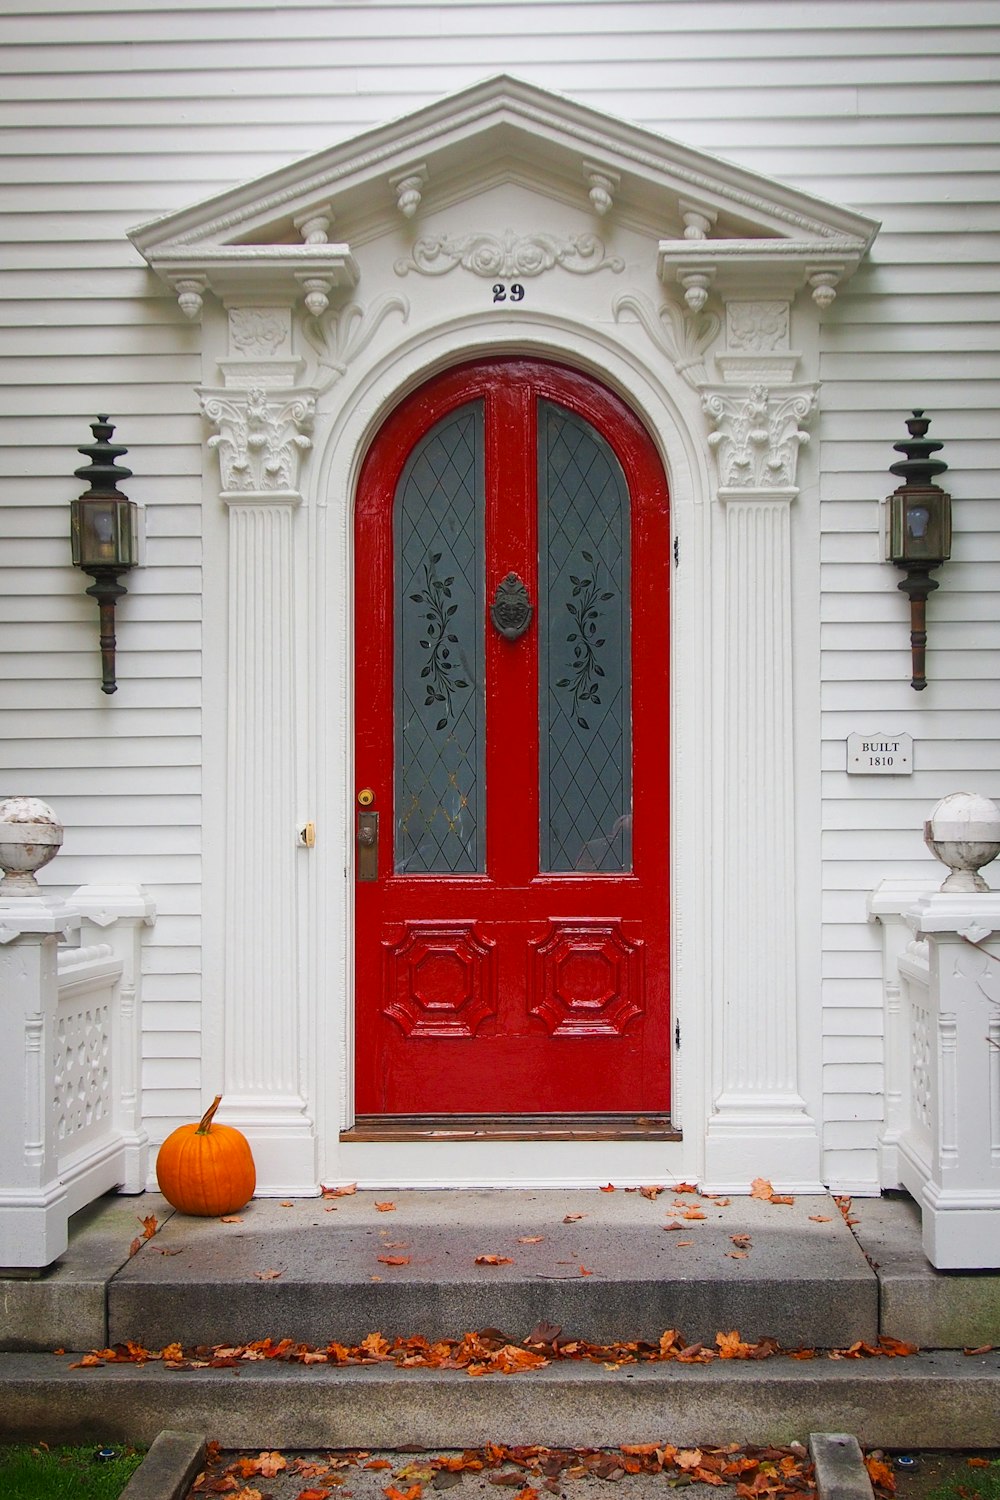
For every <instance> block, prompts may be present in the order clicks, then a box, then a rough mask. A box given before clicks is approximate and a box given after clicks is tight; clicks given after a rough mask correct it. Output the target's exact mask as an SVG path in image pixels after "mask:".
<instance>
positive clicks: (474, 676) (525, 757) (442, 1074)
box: [355, 358, 670, 1119]
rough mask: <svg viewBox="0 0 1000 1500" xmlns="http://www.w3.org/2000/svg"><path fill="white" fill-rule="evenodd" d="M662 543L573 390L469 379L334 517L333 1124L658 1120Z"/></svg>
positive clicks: (422, 406)
mask: <svg viewBox="0 0 1000 1500" xmlns="http://www.w3.org/2000/svg"><path fill="white" fill-rule="evenodd" d="M668 537H669V528H668V518H667V490H666V481H665V477H664V473H663V469H662V466H661V464H660V461H659V458H658V456H657V454H656V451H655V449H654V447H653V444H652V442H651V441H650V439H649V436H648V434H647V433H646V432H645V430H644V429H643V427H642V426H641V424H640V423H639V422H638V421H637V419H636V418H635V416H634V415H633V414H632V412H631V411H629V409H628V408H627V407H626V406H625V405H624V404H623V403H622V402H621V401H620V400H619V399H618V397H617V396H614V395H612V394H611V393H610V392H609V391H607V390H606V389H604V387H602V386H601V385H599V384H598V383H597V382H596V381H594V380H591V379H588V378H587V377H585V376H583V375H581V374H578V373H576V372H573V371H570V370H565V369H562V368H559V367H558V366H555V365H551V364H547V363H543V362H541V361H533V360H526V359H513V358H512V359H493V360H490V361H487V362H483V363H477V364H472V365H466V366H463V367H461V368H459V369H454V370H450V371H448V372H447V373H445V374H443V375H441V376H439V377H437V378H436V379H434V380H432V381H431V382H430V383H429V384H428V385H425V386H424V387H423V388H422V389H420V390H419V391H417V392H415V393H414V394H413V395H412V396H410V397H409V398H408V399H407V400H406V401H404V402H403V403H402V405H401V406H400V407H399V408H398V409H397V410H396V411H395V412H393V414H392V415H391V416H390V417H389V419H388V420H387V421H386V423H385V425H384V427H383V428H382V430H381V432H380V433H379V435H378V437H377V438H376V440H375V442H374V444H373V446H372V449H371V451H370V453H369V455H368V457H367V459H366V461H365V464H364V467H363V470H362V473H361V479H360V483H359V491H358V503H357V510H356V519H355V547H356V577H357V606H356V607H357V614H356V632H355V633H356V651H357V664H356V690H355V721H356V762H355V772H356V781H357V786H356V792H357V796H358V807H357V809H356V811H357V817H358V830H357V833H358V842H357V850H356V855H357V869H356V875H357V886H356V1026H355V1056H356V1079H357V1084H356V1109H357V1113H358V1116H359V1119H361V1118H363V1117H369V1118H370V1117H373V1116H374V1117H380V1118H383V1119H384V1118H385V1117H386V1116H400V1115H404V1116H414V1115H422V1116H427V1117H431V1118H440V1117H441V1116H448V1115H456V1114H457V1115H491V1116H518V1115H539V1114H567V1115H581V1114H597V1113H602V1114H615V1115H623V1114H632V1115H635V1114H640V1113H641V1114H649V1113H650V1112H655V1113H656V1114H657V1115H661V1116H662V1115H664V1114H665V1113H666V1111H667V1110H668V1108H669V1076H670V1052H669V1035H670V1032H669V987H668V912H669V904H668V893H667V875H668V840H667V814H668V765H667V747H668V737H667V708H668V680H667V672H668V656H669V653H668V641H667V622H668V607H667V603H668V601H667V588H668V582H669V566H668V559H669V545H668Z"/></svg>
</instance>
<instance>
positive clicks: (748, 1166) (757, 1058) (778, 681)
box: [705, 386, 819, 1190]
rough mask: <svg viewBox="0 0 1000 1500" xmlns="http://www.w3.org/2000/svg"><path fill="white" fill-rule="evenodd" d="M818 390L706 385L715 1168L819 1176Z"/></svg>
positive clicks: (711, 1165)
mask: <svg viewBox="0 0 1000 1500" xmlns="http://www.w3.org/2000/svg"><path fill="white" fill-rule="evenodd" d="M814 404H815V398H814V396H813V394H812V392H811V391H803V390H802V389H801V388H799V389H792V390H789V389H787V388H786V389H784V390H779V391H778V392H777V393H775V394H772V393H770V392H769V391H768V390H767V389H766V388H765V387H762V386H754V387H752V388H751V389H750V391H749V392H747V391H746V390H743V391H742V392H741V391H739V390H735V391H734V390H732V389H730V390H726V391H724V392H718V391H716V392H709V393H708V394H707V395H706V397H705V408H706V411H707V413H708V414H709V416H710V417H711V418H712V420H713V422H714V424H715V427H716V431H715V432H714V433H713V434H712V438H711V439H710V441H711V442H712V444H713V446H714V447H715V449H716V452H717V456H718V460H719V474H720V479H721V481H722V482H721V484H720V488H719V502H720V504H721V505H722V507H723V509H724V517H723V529H724V583H723V598H724V600H725V618H724V623H723V625H722V629H721V631H720V636H719V648H720V653H721V660H720V659H718V658H717V661H718V667H719V670H720V672H721V675H722V681H723V683H724V695H723V707H722V722H723V726H724V727H723V747H722V756H723V760H722V778H721V780H722V808H723V816H722V824H721V827H722V839H723V844H722V848H721V850H720V851H719V855H720V862H721V868H722V906H723V920H722V924H721V929H720V939H721V941H722V944H723V954H722V958H723V962H722V992H721V995H720V996H719V998H718V1000H717V1009H716V1015H715V1026H714V1046H713V1099H712V1107H711V1113H710V1117H709V1122H708V1131H707V1138H706V1177H707V1179H708V1181H709V1182H710V1183H711V1184H712V1185H715V1186H726V1187H730V1188H732V1189H734V1190H739V1189H740V1188H744V1189H745V1188H746V1186H747V1185H748V1184H749V1183H750V1182H751V1181H752V1179H753V1178H754V1177H758V1176H762V1177H769V1178H771V1179H772V1180H773V1181H774V1182H775V1183H777V1182H781V1183H784V1184H789V1185H792V1184H794V1185H796V1186H797V1187H798V1188H799V1189H800V1190H801V1189H804V1188H806V1187H809V1186H813V1187H815V1186H818V1185H819V1139H818V1132H817V1129H816V1124H815V1122H814V1121H813V1119H812V1118H811V1117H810V1115H809V1114H808V1111H807V1109H806V1105H805V1102H804V1100H803V1098H802V1095H801V1093H800V1092H799V1078H798V1066H799V1064H798V1049H799V1014H798V1012H799V1004H798V994H797V984H796V979H797V973H796V928H797V920H796V897H797V892H796V871H795V778H794V748H795V746H794V703H793V686H792V684H793V674H792V649H793V620H792V599H791V586H792V585H791V510H792V505H793V502H794V500H795V497H796V496H797V494H798V490H797V488H796V486H795V484H794V477H795V465H796V458H797V454H798V449H799V446H800V445H801V444H802V443H804V442H805V441H807V434H806V433H805V432H804V431H803V424H804V422H805V421H807V420H808V419H809V417H810V416H811V414H812V411H813V408H814Z"/></svg>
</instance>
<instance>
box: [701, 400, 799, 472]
mask: <svg viewBox="0 0 1000 1500" xmlns="http://www.w3.org/2000/svg"><path fill="white" fill-rule="evenodd" d="M702 405H703V408H704V411H705V412H706V414H707V416H708V417H709V418H710V419H711V421H712V423H713V424H714V426H715V431H714V432H712V433H710V435H709V439H708V441H709V445H710V446H711V447H712V448H713V449H714V450H715V456H716V458H717V460H718V464H719V484H720V487H721V488H722V489H723V490H776V489H777V490H794V488H795V474H796V468H797V465H798V458H799V449H800V448H801V447H802V446H803V444H805V443H808V441H809V434H808V433H807V432H805V431H804V428H805V426H806V425H807V424H808V423H809V422H811V420H812V418H813V416H814V415H815V412H816V392H815V390H814V389H813V388H812V387H803V386H799V387H797V388H795V389H793V390H789V389H788V388H787V387H784V388H781V389H779V390H777V391H770V390H768V388H767V386H764V385H754V386H751V387H750V390H749V391H747V390H743V391H737V390H734V389H731V388H730V389H724V390H714V391H706V392H705V394H704V396H703V398H702Z"/></svg>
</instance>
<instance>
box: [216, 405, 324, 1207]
mask: <svg viewBox="0 0 1000 1500" xmlns="http://www.w3.org/2000/svg"><path fill="white" fill-rule="evenodd" d="M313 407H314V401H313V397H312V395H311V393H302V392H287V391H284V392H282V391H276V390H273V389H266V388H264V387H263V386H261V387H256V388H251V389H248V390H243V391H241V390H238V389H227V390H226V391H225V392H209V393H205V394H204V395H203V408H204V411H205V414H206V416H207V417H208V418H209V419H210V420H211V421H212V422H214V423H215V424H216V426H217V428H218V432H217V435H216V436H215V437H213V438H212V439H211V440H210V446H215V447H216V448H217V450H218V452H219V457H220V464H221V471H222V480H223V490H222V499H223V501H224V503H225V504H226V507H227V510H228V515H229V573H228V671H227V678H226V681H227V716H226V722H227V755H226V773H227V774H226V820H225V825H226V834H225V985H224V1001H223V1028H224V1032H223V1059H224V1077H223V1089H222V1092H223V1096H224V1104H223V1108H222V1110H221V1111H220V1115H221V1117H222V1118H223V1119H224V1120H225V1121H226V1122H227V1123H230V1124H233V1125H236V1126H238V1127H239V1128H240V1129H241V1130H242V1131H243V1132H244V1134H245V1135H246V1136H247V1138H248V1140H249V1141H250V1144H251V1147H252V1149H253V1153H254V1159H255V1162H256V1166H257V1190H258V1192H259V1193H265V1194H268V1193H277V1194H284V1193H306V1192H315V1191H316V1190H317V1189H316V1181H317V1177H316V1141H315V1131H314V1127H313V1122H312V1120H311V1119H310V1117H309V1114H308V1109H307V1105H306V1101H305V1097H304V1084H303V1078H302V1057H303V1046H302V1015H301V1005H302V998H301V995H300V993H299V986H298V952H297V944H296V933H297V917H296V877H297V870H296V862H295V853H296V846H295V820H296V813H297V808H296V785H295V764H296V725H297V716H296V681H297V679H296V670H297V664H296V654H295V598H296V570H295V538H294V528H295V515H296V510H297V508H298V506H299V503H300V499H301V497H300V495H299V492H298V489H297V478H298V465H299V461H300V456H301V454H302V453H303V452H305V451H306V450H307V449H308V448H309V446H310V441H309V438H308V436H307V435H306V432H307V429H308V428H309V427H310V425H311V422H312V415H313Z"/></svg>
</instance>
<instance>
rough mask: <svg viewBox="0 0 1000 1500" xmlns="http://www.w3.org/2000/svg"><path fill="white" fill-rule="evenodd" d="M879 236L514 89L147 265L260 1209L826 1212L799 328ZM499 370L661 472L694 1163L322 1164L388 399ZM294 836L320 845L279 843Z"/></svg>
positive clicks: (812, 347)
mask: <svg viewBox="0 0 1000 1500" xmlns="http://www.w3.org/2000/svg"><path fill="white" fill-rule="evenodd" d="M876 229H877V226H876V225H874V224H873V223H871V222H870V221H868V220H866V219H863V218H861V216H859V215H857V214H853V213H849V212H847V211H845V210H843V209H839V208H834V207H832V206H830V205H826V204H822V203H820V202H818V201H817V200H815V199H812V198H809V197H807V196H806V195H804V194H799V193H796V192H793V191H792V190H790V189H788V188H785V187H781V186H779V185H778V184H773V183H769V182H766V181H764V180H762V179H759V178H756V177H754V176H753V175H752V174H750V173H744V172H742V171H740V170H739V169H736V168H734V167H732V166H730V165H723V164H721V163H717V162H714V161H713V160H712V159H711V158H708V157H705V156H703V155H701V154H699V153H695V152H692V151H689V150H687V149H686V148H683V147H679V146H677V145H675V144H674V143H672V142H668V141H665V140H661V139H659V138H657V137H655V136H652V135H650V134H649V133H648V132H646V131H642V130H638V129H635V128H634V127H632V126H629V125H626V124H624V123H622V122H620V121H614V120H610V119H609V118H608V117H606V116H602V115H598V114H596V113H595V112H593V111H590V110H587V109H583V108H581V107H580V106H577V105H574V104H572V103H570V102H569V101H566V100H562V99H557V98H555V97H553V96H550V95H547V94H545V93H543V92H542V91H541V90H538V89H535V88H533V87H529V86H527V85H525V84H522V83H519V82H517V81H515V80H512V79H509V78H499V79H494V80H490V81H489V82H487V83H486V84H481V85H478V86H477V87H476V88H473V89H470V90H467V91H465V92H464V93H463V94H460V95H458V96H455V97H454V98H452V99H450V100H444V101H442V102H441V103H440V104H437V105H434V106H431V107H429V108H427V109H424V110H421V111H418V112H417V113H416V114H415V115H412V116H410V117H408V118H407V119H405V120H403V121H402V122H398V123H397V124H395V125H393V126H388V127H384V128H382V129H380V130H376V131H371V132H367V133H366V134H365V135H364V136H363V137H361V138H359V139H358V140H356V141H354V142H351V143H348V144H347V145H346V146H341V147H337V148H335V149H333V150H331V151H330V152H327V153H322V154H321V155H320V156H318V157H313V158H310V159H309V160H308V161H306V162H303V163H298V164H295V165H294V166H292V167H290V168H288V169H286V170H285V171H283V172H279V173H275V174H272V175H271V176H269V177H268V178H266V179H263V180H261V181H260V182H258V183H255V184H251V185H250V186H249V187H243V188H239V189H236V190H234V191H233V192H231V193H226V194H223V195H221V196H220V197H219V198H216V199H213V200H212V201H211V202H209V203H208V204H203V205H200V206H198V207H196V208H194V209H191V210H188V211H186V212H184V213H181V214H175V215H172V216H170V217H169V218H168V219H165V220H160V221H158V222H157V223H155V224H153V225H150V226H146V227H144V228H143V229H140V230H137V231H135V232H134V234H133V235H132V239H133V241H134V243H135V244H136V246H137V247H138V248H139V250H140V251H141V253H142V254H143V255H144V256H145V257H146V259H147V260H148V262H149V264H150V265H151V266H152V267H153V269H154V270H155V271H156V272H157V273H158V274H159V275H160V276H161V277H162V278H163V279H164V280H166V281H167V282H168V283H169V284H170V285H171V286H172V288H173V289H174V290H175V291H176V293H177V296H178V301H179V303H180V306H181V308H182V310H183V311H184V313H186V314H187V315H188V316H191V317H198V318H200V319H201V324H202V350H203V360H204V366H203V370H204V375H203V381H204V383H203V386H202V388H201V390H200V397H201V403H202V411H203V413H204V415H205V417H206V437H207V444H206V458H205V511H206V522H205V550H206V565H207V569H208V572H209V574H210V576H211V577H212V579H213V590H212V594H211V596H210V597H209V596H207V597H206V623H207V629H206V667H205V672H206V693H205V698H206V757H207V761H206V784H207V786H208V787H209V788H211V789H212V791H213V795H212V796H210V797H209V798H207V799H206V801H207V805H208V812H207V814H206V817H207V819H208V820H209V823H208V824H207V826H206V849H207V851H208V864H209V868H208V869H207V871H206V892H207V895H206V919H207V920H206V924H205V926H206V945H207V951H206V974H207V984H206V994H205V1008H206V1011H208V1012H209V1014H210V1019H209V1021H208V1023H207V1028H206V1029H207V1039H206V1055H205V1078H206V1088H207V1089H210V1091H214V1088H215V1080H216V1079H218V1078H220V1077H221V1083H220V1085H219V1088H220V1091H223V1092H224V1093H225V1099H226V1104H225V1110H226V1118H227V1119H228V1120H230V1121H231V1122H232V1123H235V1124H238V1125H240V1126H241V1128H243V1129H244V1130H245V1131H246V1133H247V1135H248V1136H249V1138H250V1139H251V1142H252V1144H253V1147H254V1152H255V1156H256V1158H257V1163H258V1181H259V1185H260V1187H259V1190H261V1191H264V1192H273V1193H290V1192H308V1191H315V1190H316V1187H317V1184H318V1182H319V1181H320V1180H324V1181H332V1180H345V1179H354V1178H357V1179H358V1180H361V1181H366V1182H370V1183H372V1184H375V1183H388V1182H392V1183H394V1184H402V1183H412V1184H414V1185H416V1184H421V1183H452V1184H461V1183H488V1184H497V1185H499V1184H502V1183H505V1182H507V1183H515V1182H525V1183H527V1182H531V1183H538V1184H545V1183H553V1184H555V1183H569V1182H578V1183H594V1182H606V1181H607V1180H608V1179H609V1177H610V1178H611V1180H613V1181H617V1182H619V1183H623V1184H624V1183H626V1182H647V1181H656V1180H664V1179H668V1178H670V1177H674V1178H675V1179H677V1178H680V1177H682V1176H697V1177H698V1178H699V1179H700V1180H701V1181H702V1183H703V1184H704V1185H706V1186H708V1187H710V1188H713V1189H716V1190H727V1189H728V1190H735V1191H739V1190H741V1189H743V1190H745V1189H746V1187H747V1186H748V1184H749V1181H750V1180H751V1178H752V1177H754V1176H757V1175H763V1176H768V1177H770V1178H771V1179H772V1180H773V1181H774V1182H775V1183H778V1182H780V1183H782V1184H783V1185H785V1186H788V1187H792V1188H796V1189H798V1190H800V1191H802V1190H807V1189H809V1188H814V1187H816V1186H818V1185H819V1135H818V1120H817V1115H816V1108H817V1100H818V1098H819V1078H818V1073H819V1068H818V1052H817V1040H818V1039H817V1036H816V1029H817V1028H816V1027H815V1025H814V1024H813V1023H812V1022H811V1019H810V1018H811V1016H812V1012H813V1009H814V1008H816V1005H817V1002H816V1000H815V996H816V994H817V990H818V985H817V981H816V975H815V951H814V947H815V945H814V944H813V943H812V938H811V925H810V924H811V923H812V922H813V921H814V920H815V910H816V903H817V895H816V891H817V882H818V874H817V871H816V869H815V868H814V867H813V862H812V860H811V858H810V854H811V844H810V839H811V838H812V835H811V833H810V832H809V829H810V828H811V827H812V826H813V824H814V823H815V821H816V820H815V818H813V817H812V811H813V804H812V799H813V798H814V796H815V783H816V780H817V766H818V759H817V757H818V750H817V748H816V747H817V743H818V734H816V733H815V732H811V731H810V729H809V725H810V724H814V723H815V718H816V711H817V705H816V702H815V696H814V695H815V686H814V685H815V681H816V678H817V672H816V667H815V663H816V649H817V648H816V639H815V635H816V630H815V625H816V621H815V598H816V594H817V590H816V586H815V584H816V577H817V570H818V556H817V550H816V515H815V509H816V507H815V503H814V501H815V464H814V461H813V459H812V457H811V450H810V448H809V447H807V446H806V444H807V443H808V440H809V436H810V431H813V432H814V431H815V428H816V417H817V411H818V408H819V404H820V401H819V397H820V392H819V382H818V357H817V336H818V323H819V318H820V316H821V315H822V312H823V310H824V309H825V308H826V307H828V306H829V305H830V302H831V301H832V300H833V298H834V296H835V295H836V288H837V285H838V284H839V283H840V282H842V281H843V280H844V279H846V278H847V277H848V276H849V275H850V274H851V272H852V271H853V270H854V269H855V268H856V266H857V265H858V263H859V261H860V259H861V258H862V256H863V255H864V254H865V252H866V250H867V248H868V246H869V245H870V243H871V240H872V238H873V237H874V233H875V231H876ZM342 236H343V238H342ZM498 288H502V293H501V291H498V290H497V289H498ZM498 352H524V353H530V354H532V355H536V356H540V357H545V358H549V359H553V360H556V361H559V362H562V363H565V364H568V365H571V366H575V367H578V368H581V369H585V370H588V371H590V372H592V373H593V374H594V375H596V376H597V377H598V378H600V379H602V380H603V381H605V383H607V384H608V385H610V386H611V387H612V388H613V389H615V390H616V391H617V392H618V393H619V394H620V395H621V396H622V397H623V398H624V399H625V400H626V401H627V402H628V403H629V404H630V405H631V406H632V408H633V409H634V410H635V412H636V413H637V415H638V416H639V417H640V418H641V419H642V421H643V422H644V423H645V424H646V426H647V428H648V430H649V431H650V433H651V434H652V436H653V438H654V441H655V442H656V443H657V445H658V447H659V449H660V453H661V456H662V458H663V462H664V466H665V468H666V471H667V475H668V480H669V484H670V493H671V506H672V519H673V528H674V537H675V549H676V550H675V557H676V562H677V566H676V568H675V572H674V580H673V588H672V595H673V598H672V609H673V619H672V627H671V631H672V646H673V663H672V684H673V686H672V703H673V713H672V721H673V726H674V727H673V734H672V745H671V775H672V793H671V794H672V807H673V813H672V830H671V839H672V856H671V857H672V865H673V880H672V885H673V890H674V902H673V910H672V913H671V914H670V920H671V926H672V932H673V948H674V957H673V1008H674V1014H675V1016H676V1018H677V1022H678V1026H679V1033H678V1036H679V1045H678V1046H676V1047H675V1049H674V1053H675V1055H674V1057H673V1058H672V1059H666V1058H665V1059H664V1066H665V1067H667V1066H670V1067H673V1069H674V1073H675V1080H674V1091H673V1097H674V1099H675V1101H676V1106H675V1120H676V1122H677V1123H678V1124H680V1126H681V1127H682V1129H683V1133H684V1139H683V1141H682V1142H679V1143H664V1142H660V1143H652V1142H650V1143H645V1142H641V1143H635V1142H631V1143H628V1142H607V1143H594V1142H588V1143H580V1142H575V1143H574V1142H567V1143H560V1144H555V1143H552V1144H548V1145H547V1146H546V1148H545V1151H544V1152H539V1151H538V1149H537V1146H534V1145H532V1143H530V1142H514V1143H511V1142H505V1143H504V1144H503V1145H502V1146H499V1147H498V1146H490V1145H489V1144H488V1143H484V1142H474V1143H444V1142H434V1143H425V1142H421V1143H406V1144H404V1145H398V1144H397V1145H393V1146H388V1145H376V1144H372V1143H343V1142H341V1141H340V1140H339V1132H340V1130H341V1128H342V1127H344V1126H345V1125H347V1124H349V1123H350V1119H351V1109H352V1096H351V1016H352V964H351V902H352V889H353V887H352V880H353V874H352V862H353V845H352V829H353V820H354V789H355V788H354V768H353V766H352V764H351V748H350V747H351V744H352V733H351V722H350V705H351V703H352V701H353V686H354V685H353V683H352V681H351V668H350V663H351V660H352V655H353V653H352V651H351V640H350V631H351V620H352V611H351V578H352V572H351V568H352V559H351V541H350V538H351V507H352V498H353V494H354V489H355V485H356V482H357V476H358V471H359V467H360V464H361V461H362V459H363V457H364V454H365V451H366V449H367V446H368V444H369V443H370V441H371V440H372V438H373V436H374V434H375V432H376V431H377V429H378V427H379V425H380V424H381V422H382V420H383V419H384V417H385V415H386V414H387V413H388V412H389V411H390V410H391V409H392V407H393V406H394V405H395V404H396V403H397V402H398V401H399V399H400V398H401V397H402V396H403V395H404V394H405V393H407V392H408V391H410V390H412V389H414V388H415V387H416V386H417V385H419V384H420V383H421V381H423V380H424V379H426V378H427V377H428V376H430V375H431V374H433V373H434V372H435V371H437V370H439V369H441V368H443V367H445V366H447V365H449V364H454V363H458V362H460V361H463V360H467V359H471V358H475V357H476V356H477V355H480V354H485V353H498ZM220 476H221V491H220ZM793 641H794V646H795V649H794V651H793ZM803 725H805V726H806V728H805V731H804V732H803V728H802V726H803ZM665 773H666V772H665ZM307 821H312V822H314V823H315V825H316V830H317V841H316V845H315V847H314V848H304V847H299V846H297V843H296V830H297V829H298V828H299V827H301V826H303V825H304V824H305V823H306V822H307Z"/></svg>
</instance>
